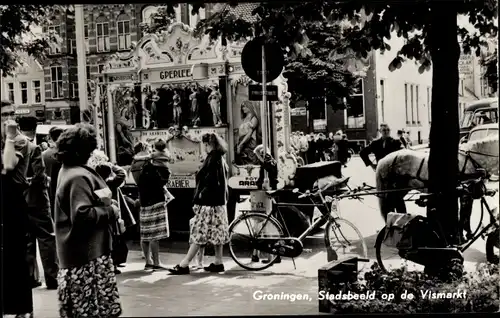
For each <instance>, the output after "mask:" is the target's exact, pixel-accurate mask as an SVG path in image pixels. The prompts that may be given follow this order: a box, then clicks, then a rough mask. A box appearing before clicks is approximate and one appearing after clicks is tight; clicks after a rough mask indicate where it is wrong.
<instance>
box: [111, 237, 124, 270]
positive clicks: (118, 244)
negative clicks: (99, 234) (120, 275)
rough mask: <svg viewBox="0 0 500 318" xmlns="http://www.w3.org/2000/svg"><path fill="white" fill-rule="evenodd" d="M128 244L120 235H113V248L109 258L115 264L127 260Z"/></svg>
mask: <svg viewBox="0 0 500 318" xmlns="http://www.w3.org/2000/svg"><path fill="white" fill-rule="evenodd" d="M127 257H128V246H127V242H126V241H125V240H124V239H123V236H122V235H117V234H116V233H115V234H114V235H113V250H112V251H111V258H112V259H113V263H114V264H115V265H119V264H123V263H126V262H127Z"/></svg>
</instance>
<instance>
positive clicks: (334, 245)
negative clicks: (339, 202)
mask: <svg viewBox="0 0 500 318" xmlns="http://www.w3.org/2000/svg"><path fill="white" fill-rule="evenodd" d="M325 246H326V248H327V250H328V251H330V252H334V253H335V254H336V255H337V259H341V258H343V257H350V256H351V257H352V256H357V257H359V258H364V259H368V249H367V248H366V242H365V239H364V237H363V235H362V234H361V232H360V231H359V230H358V228H357V227H356V226H355V225H354V224H352V223H351V222H349V221H347V220H345V219H341V218H336V219H334V220H333V221H330V222H328V224H327V225H326V228H325ZM365 265H366V263H365V262H361V263H359V267H358V270H359V271H362V270H363V269H364V267H365Z"/></svg>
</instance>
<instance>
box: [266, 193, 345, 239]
mask: <svg viewBox="0 0 500 318" xmlns="http://www.w3.org/2000/svg"><path fill="white" fill-rule="evenodd" d="M318 196H319V197H320V198H321V203H315V202H314V201H313V200H312V198H309V199H310V200H311V203H310V204H309V203H307V204H306V203H281V202H280V203H278V202H276V200H275V199H274V198H271V199H272V203H273V206H275V207H276V210H277V212H278V213H279V215H280V217H281V221H282V222H279V220H278V222H279V223H282V224H283V225H284V226H285V230H286V231H287V233H286V234H287V235H290V232H289V231H288V228H287V227H286V224H285V220H284V219H283V215H282V214H281V211H280V209H279V208H280V206H281V207H294V208H295V207H297V206H307V207H311V206H313V207H322V208H325V209H326V211H327V212H323V209H319V211H320V213H321V217H320V218H318V219H317V220H316V221H314V222H313V223H312V224H311V225H310V226H309V227H308V228H307V229H306V230H305V231H304V232H303V233H302V234H301V235H300V236H299V237H296V238H297V239H298V240H299V241H301V242H303V241H304V239H305V238H306V237H307V236H308V235H309V234H310V233H311V232H312V231H314V230H315V229H316V227H317V226H318V224H320V223H321V222H324V221H325V220H326V221H331V220H335V218H334V217H333V216H331V208H329V207H328V202H326V200H325V197H324V196H323V194H322V192H321V191H320V192H319V193H318ZM273 213H276V212H274V210H273V211H272V212H271V213H269V214H268V215H267V217H266V221H265V223H264V225H263V226H262V228H261V229H260V231H259V233H257V236H259V235H260V233H261V232H262V231H263V230H264V228H265V226H266V224H267V222H268V221H269V219H271V218H273V217H274V216H273ZM274 218H275V219H277V218H276V217H274Z"/></svg>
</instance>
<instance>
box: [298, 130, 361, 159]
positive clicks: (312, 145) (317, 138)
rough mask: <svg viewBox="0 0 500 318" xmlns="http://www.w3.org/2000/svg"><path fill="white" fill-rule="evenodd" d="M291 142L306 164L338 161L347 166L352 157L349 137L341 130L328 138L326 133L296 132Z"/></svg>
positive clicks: (330, 134)
mask: <svg viewBox="0 0 500 318" xmlns="http://www.w3.org/2000/svg"><path fill="white" fill-rule="evenodd" d="M291 140H292V143H291V144H292V148H293V149H294V151H295V153H296V154H298V155H299V156H300V157H301V158H302V160H303V161H304V163H305V164H311V163H315V162H318V161H334V160H338V161H340V162H342V163H343V164H344V165H345V164H347V162H348V161H349V159H350V157H351V152H350V150H349V149H350V147H349V140H348V139H347V135H346V134H344V133H343V132H342V131H340V130H339V131H337V132H336V133H335V134H334V133H333V132H331V133H329V134H328V137H327V136H326V135H325V134H324V133H317V134H315V133H310V134H304V133H302V132H295V133H293V134H292V138H291Z"/></svg>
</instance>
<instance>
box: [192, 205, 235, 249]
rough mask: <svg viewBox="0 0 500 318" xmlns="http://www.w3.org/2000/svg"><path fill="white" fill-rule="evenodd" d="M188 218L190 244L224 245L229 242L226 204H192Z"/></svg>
mask: <svg viewBox="0 0 500 318" xmlns="http://www.w3.org/2000/svg"><path fill="white" fill-rule="evenodd" d="M193 212H194V217H193V218H192V219H191V220H190V222H189V223H190V235H189V243H190V244H199V245H206V244H207V243H209V244H212V245H224V244H226V243H228V242H229V222H228V220H227V210H226V206H224V205H221V206H203V205H195V206H193Z"/></svg>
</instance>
